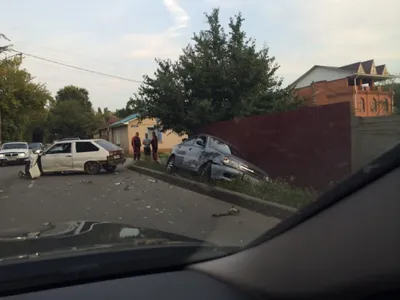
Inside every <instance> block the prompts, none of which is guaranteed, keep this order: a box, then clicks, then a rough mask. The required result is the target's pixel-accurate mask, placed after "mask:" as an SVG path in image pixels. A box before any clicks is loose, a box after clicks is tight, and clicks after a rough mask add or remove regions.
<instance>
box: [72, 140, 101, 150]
mask: <svg viewBox="0 0 400 300" xmlns="http://www.w3.org/2000/svg"><path fill="white" fill-rule="evenodd" d="M75 147H76V152H77V153H83V152H95V151H99V148H97V147H96V146H95V145H93V144H92V142H76V143H75Z"/></svg>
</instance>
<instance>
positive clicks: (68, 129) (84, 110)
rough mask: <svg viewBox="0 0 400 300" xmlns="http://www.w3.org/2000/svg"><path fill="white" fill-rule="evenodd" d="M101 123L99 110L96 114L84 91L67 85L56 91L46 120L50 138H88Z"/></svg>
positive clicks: (101, 116)
mask: <svg viewBox="0 0 400 300" xmlns="http://www.w3.org/2000/svg"><path fill="white" fill-rule="evenodd" d="M103 122H104V115H103V113H102V112H101V109H100V111H98V112H97V113H96V112H95V111H94V110H93V109H92V102H91V101H90V100H89V92H88V91H87V90H86V89H84V88H81V87H77V86H72V85H68V86H65V87H63V88H61V89H60V90H58V91H57V94H56V101H55V103H54V105H53V106H52V107H51V109H50V113H49V118H48V125H49V128H51V135H52V138H54V139H57V138H66V137H80V138H90V137H91V135H92V134H93V132H94V131H95V130H96V129H97V128H98V127H99V126H100V125H101V124H102V123H103Z"/></svg>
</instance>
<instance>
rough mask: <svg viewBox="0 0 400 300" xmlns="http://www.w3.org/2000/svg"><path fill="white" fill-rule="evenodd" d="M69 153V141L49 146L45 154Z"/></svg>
mask: <svg viewBox="0 0 400 300" xmlns="http://www.w3.org/2000/svg"><path fill="white" fill-rule="evenodd" d="M62 153H71V143H60V144H56V145H54V146H53V147H51V148H50V149H49V150H48V151H47V152H46V154H62Z"/></svg>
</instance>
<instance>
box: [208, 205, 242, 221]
mask: <svg viewBox="0 0 400 300" xmlns="http://www.w3.org/2000/svg"><path fill="white" fill-rule="evenodd" d="M238 214H240V210H239V209H237V208H236V207H234V206H232V207H231V208H230V209H229V210H228V212H226V213H221V214H212V215H211V216H212V217H214V218H218V217H227V216H236V215H238Z"/></svg>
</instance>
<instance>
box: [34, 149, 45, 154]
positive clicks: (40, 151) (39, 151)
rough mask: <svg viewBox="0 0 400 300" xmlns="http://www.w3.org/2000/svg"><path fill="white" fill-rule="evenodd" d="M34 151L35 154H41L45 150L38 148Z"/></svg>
mask: <svg viewBox="0 0 400 300" xmlns="http://www.w3.org/2000/svg"><path fill="white" fill-rule="evenodd" d="M34 153H35V154H41V153H43V150H40V149H38V150H35V152H34Z"/></svg>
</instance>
